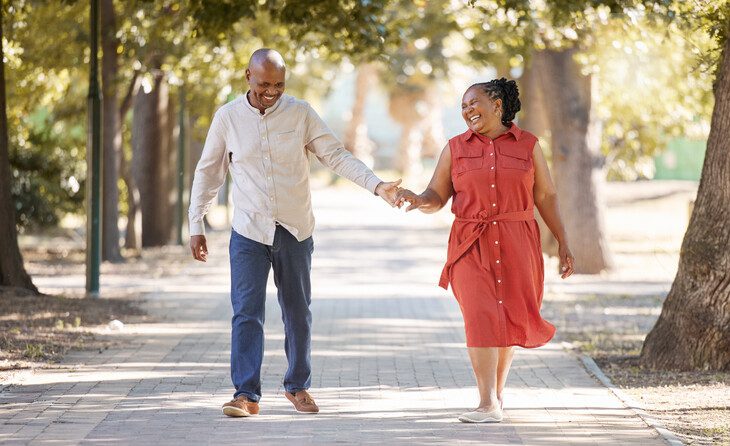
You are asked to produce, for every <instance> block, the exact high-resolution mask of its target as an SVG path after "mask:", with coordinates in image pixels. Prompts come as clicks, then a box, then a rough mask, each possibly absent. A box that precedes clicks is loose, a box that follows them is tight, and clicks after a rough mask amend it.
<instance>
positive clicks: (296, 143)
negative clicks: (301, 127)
mask: <svg viewBox="0 0 730 446" xmlns="http://www.w3.org/2000/svg"><path fill="white" fill-rule="evenodd" d="M275 135H276V136H275V138H274V142H275V144H276V145H275V147H274V152H275V154H276V155H275V156H276V160H277V161H279V162H281V163H295V162H302V159H303V158H304V143H303V141H302V137H301V134H300V133H299V131H298V130H296V129H294V130H285V131H281V132H276V133H275Z"/></svg>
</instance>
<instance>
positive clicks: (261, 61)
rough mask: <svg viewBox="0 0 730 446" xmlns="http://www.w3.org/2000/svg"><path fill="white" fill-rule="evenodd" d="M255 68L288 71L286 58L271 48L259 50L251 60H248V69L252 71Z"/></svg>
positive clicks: (252, 55)
mask: <svg viewBox="0 0 730 446" xmlns="http://www.w3.org/2000/svg"><path fill="white" fill-rule="evenodd" d="M254 67H256V68H258V67H261V68H264V67H265V68H277V69H280V70H286V64H285V63H284V58H283V57H281V54H279V52H278V51H276V50H272V49H270V48H259V49H257V50H256V51H254V52H253V54H251V59H249V60H248V68H249V69H252V68H254Z"/></svg>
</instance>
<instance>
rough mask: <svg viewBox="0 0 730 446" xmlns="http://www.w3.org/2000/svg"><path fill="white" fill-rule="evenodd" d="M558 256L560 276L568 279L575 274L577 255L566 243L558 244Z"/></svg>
mask: <svg viewBox="0 0 730 446" xmlns="http://www.w3.org/2000/svg"><path fill="white" fill-rule="evenodd" d="M558 256H559V257H560V277H561V278H563V279H566V278H568V277H569V276H570V275H571V274H573V271H574V262H575V257H573V253H571V252H570V248H568V246H567V245H566V244H561V245H560V246H558Z"/></svg>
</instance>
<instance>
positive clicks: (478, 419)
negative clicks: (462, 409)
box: [459, 409, 502, 423]
mask: <svg viewBox="0 0 730 446" xmlns="http://www.w3.org/2000/svg"><path fill="white" fill-rule="evenodd" d="M459 421H461V422H462V423H499V422H501V421H502V410H501V409H494V410H491V411H489V412H482V411H480V410H474V411H471V412H466V413H463V414H461V415H459Z"/></svg>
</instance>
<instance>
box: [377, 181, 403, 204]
mask: <svg viewBox="0 0 730 446" xmlns="http://www.w3.org/2000/svg"><path fill="white" fill-rule="evenodd" d="M400 183H401V180H397V181H391V182H385V181H383V182H381V183H380V184H378V187H376V188H375V194H376V195H378V196H380V198H382V199H383V200H385V201H386V202H387V203H388V204H389V205H390V206H391V207H395V199H396V195H397V194H398V186H399V185H400Z"/></svg>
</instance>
